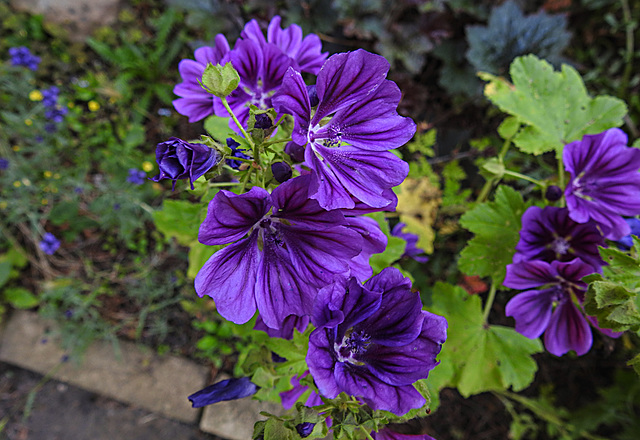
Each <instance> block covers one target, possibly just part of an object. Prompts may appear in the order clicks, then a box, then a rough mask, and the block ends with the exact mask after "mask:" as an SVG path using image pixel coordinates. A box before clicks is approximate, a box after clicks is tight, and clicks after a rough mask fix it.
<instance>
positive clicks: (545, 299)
mask: <svg viewBox="0 0 640 440" xmlns="http://www.w3.org/2000/svg"><path fill="white" fill-rule="evenodd" d="M593 272H594V268H593V266H591V265H590V264H587V263H585V262H583V261H582V260H580V259H579V258H576V259H574V260H572V261H570V262H560V261H552V262H551V263H548V262H546V261H542V260H533V261H523V262H521V263H514V264H509V265H507V275H506V277H505V279H504V285H505V286H507V287H510V288H512V289H522V290H524V289H533V288H536V287H543V288H542V289H540V290H527V291H525V292H522V293H519V294H517V295H516V296H514V297H513V298H511V300H510V301H509V302H508V303H507V306H506V315H507V316H511V317H513V318H514V319H515V320H516V331H517V332H518V333H521V334H523V335H524V336H526V337H527V338H531V339H534V338H537V337H539V336H540V335H541V334H542V333H544V345H545V347H546V349H547V351H548V352H549V353H552V354H554V355H556V356H562V355H563V354H565V353H567V352H568V351H570V350H573V351H575V352H576V353H577V354H578V355H580V356H581V355H583V354H585V353H586V352H588V351H589V349H590V348H591V343H592V334H591V329H590V327H589V323H588V322H587V320H586V319H585V317H584V315H583V314H582V311H581V308H580V307H578V306H577V305H576V302H577V303H579V304H581V303H582V302H583V301H584V293H585V290H586V288H587V284H586V283H584V282H583V281H581V279H582V278H583V277H585V276H586V275H589V274H591V273H593ZM554 305H555V308H554Z"/></svg>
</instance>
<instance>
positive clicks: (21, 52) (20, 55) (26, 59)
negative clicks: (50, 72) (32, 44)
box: [9, 46, 40, 71]
mask: <svg viewBox="0 0 640 440" xmlns="http://www.w3.org/2000/svg"><path fill="white" fill-rule="evenodd" d="M9 55H10V56H11V64H12V65H14V66H24V67H27V68H28V69H31V70H33V71H36V70H38V64H40V57H39V56H36V55H33V54H32V53H31V52H30V51H29V48H27V47H24V46H20V47H12V48H10V49H9Z"/></svg>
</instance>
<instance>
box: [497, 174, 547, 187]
mask: <svg viewBox="0 0 640 440" xmlns="http://www.w3.org/2000/svg"><path fill="white" fill-rule="evenodd" d="M504 175H505V176H511V177H517V178H518V179H522V180H526V181H527V182H531V183H534V184H536V185H538V186H542V187H543V186H544V183H542V182H540V181H539V180H536V179H534V178H533V177H529V176H526V175H524V174H520V173H518V172H515V171H510V170H504Z"/></svg>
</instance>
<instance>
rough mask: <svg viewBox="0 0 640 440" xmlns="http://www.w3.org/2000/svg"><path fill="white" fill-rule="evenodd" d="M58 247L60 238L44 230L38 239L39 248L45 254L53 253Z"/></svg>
mask: <svg viewBox="0 0 640 440" xmlns="http://www.w3.org/2000/svg"><path fill="white" fill-rule="evenodd" d="M59 247H60V240H58V239H57V238H56V236H55V235H53V234H52V233H51V232H46V233H45V234H44V235H43V236H42V240H41V241H40V249H42V252H44V253H45V254H47V255H53V254H55V253H56V251H57V250H58V248H59Z"/></svg>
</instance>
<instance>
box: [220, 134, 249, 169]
mask: <svg viewBox="0 0 640 440" xmlns="http://www.w3.org/2000/svg"><path fill="white" fill-rule="evenodd" d="M227 146H228V147H229V148H231V156H227V160H226V163H227V165H229V166H230V167H231V168H233V169H234V170H237V169H238V168H240V165H242V164H243V163H244V162H242V161H240V160H237V159H229V157H238V158H241V159H251V156H248V155H246V154H244V153H245V152H246V151H247V150H245V149H244V148H238V147H239V146H240V144H239V143H238V142H236V141H234V140H233V139H232V138H227Z"/></svg>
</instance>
